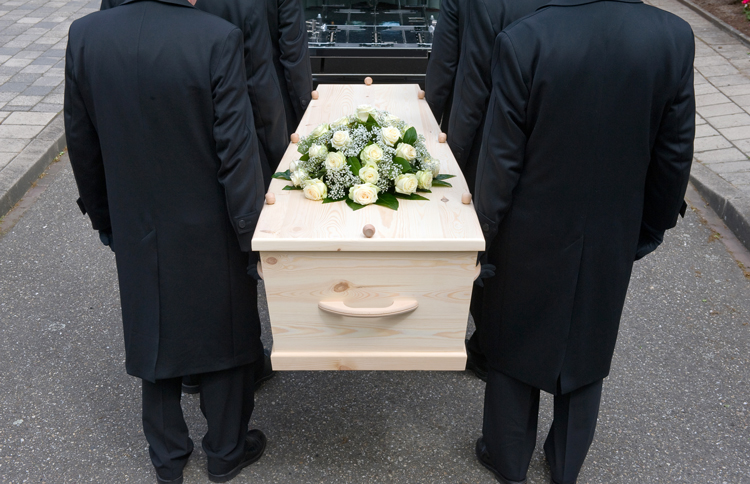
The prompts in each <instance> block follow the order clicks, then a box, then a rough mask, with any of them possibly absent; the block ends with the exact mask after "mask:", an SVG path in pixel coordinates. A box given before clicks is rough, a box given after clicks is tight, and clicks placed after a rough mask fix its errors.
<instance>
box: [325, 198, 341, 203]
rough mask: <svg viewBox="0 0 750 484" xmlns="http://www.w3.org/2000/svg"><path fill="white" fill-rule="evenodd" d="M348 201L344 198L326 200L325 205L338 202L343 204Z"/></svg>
mask: <svg viewBox="0 0 750 484" xmlns="http://www.w3.org/2000/svg"><path fill="white" fill-rule="evenodd" d="M345 199H346V197H343V198H335V199H334V198H324V199H323V203H336V202H343V201H344V200H345Z"/></svg>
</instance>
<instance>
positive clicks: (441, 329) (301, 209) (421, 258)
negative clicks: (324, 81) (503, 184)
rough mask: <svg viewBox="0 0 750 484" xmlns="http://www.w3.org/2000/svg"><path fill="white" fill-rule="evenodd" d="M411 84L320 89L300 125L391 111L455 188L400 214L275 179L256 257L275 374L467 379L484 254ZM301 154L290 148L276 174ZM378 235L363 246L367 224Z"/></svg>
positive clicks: (431, 121) (446, 156) (405, 205)
mask: <svg viewBox="0 0 750 484" xmlns="http://www.w3.org/2000/svg"><path fill="white" fill-rule="evenodd" d="M418 92H419V87H418V86H417V85H392V84H391V85H371V86H366V85H321V86H319V88H318V94H319V97H318V99H317V100H313V101H312V102H311V103H310V106H309V107H308V108H307V112H306V113H305V116H304V117H303V118H302V121H301V123H300V126H299V128H298V132H299V134H300V135H301V136H302V135H307V134H309V133H310V132H311V131H312V130H313V129H314V128H315V127H316V126H318V125H319V124H321V123H325V122H331V121H333V120H335V119H337V118H339V117H341V116H344V115H346V114H351V113H353V112H354V111H355V109H356V107H357V106H358V105H360V104H370V105H373V106H375V107H376V108H378V109H383V110H387V111H390V112H391V113H392V114H394V115H396V116H399V117H400V118H402V119H403V120H405V121H407V122H409V123H410V124H412V125H413V126H414V127H415V128H416V129H417V132H418V133H420V134H423V135H424V136H425V137H426V138H427V147H428V150H429V152H430V154H431V155H432V156H433V157H434V158H437V159H439V160H441V162H442V168H441V170H440V171H441V173H448V174H452V175H456V177H455V178H451V179H450V180H449V182H450V183H451V184H452V185H453V188H439V187H435V188H433V189H432V193H431V194H423V195H425V196H426V197H428V198H429V199H430V201H429V202H427V201H407V200H400V207H399V209H398V211H393V210H390V209H388V208H384V207H379V206H375V205H371V206H368V207H366V208H363V209H360V210H358V211H356V212H355V211H353V210H351V209H350V208H349V207H348V206H347V205H346V204H345V203H344V202H338V203H331V204H325V205H324V204H322V203H320V202H314V201H310V200H307V199H305V198H304V195H303V194H302V192H301V191H296V190H295V191H289V190H283V188H284V186H286V185H288V184H289V182H287V181H284V180H273V182H272V183H271V187H270V190H269V192H270V193H273V194H274V195H275V199H276V200H275V203H273V205H268V204H266V205H265V206H264V208H263V211H262V213H261V215H260V220H259V222H258V226H257V229H256V231H255V235H254V236H253V250H256V251H259V252H260V257H261V265H262V272H263V278H264V282H265V288H266V296H267V299H268V310H269V313H270V318H271V327H272V331H273V352H272V354H271V359H272V362H273V367H274V369H275V370H463V369H464V367H465V364H466V351H465V348H464V337H465V333H466V323H467V320H468V315H469V300H470V297H471V290H472V285H473V280H474V276H475V272H476V256H477V251H480V250H484V238H483V236H482V232H481V229H480V227H479V222H478V220H477V216H476V213H475V212H474V206H473V204H471V203H470V204H463V203H462V201H461V197H462V195H463V194H465V193H467V192H468V188H467V186H466V182H465V181H464V179H463V176H462V175H461V170H460V169H459V167H458V165H457V164H456V161H455V160H454V158H453V156H452V154H451V151H450V149H449V148H448V145H447V144H446V143H440V142H438V135H439V134H440V128H439V127H438V124H437V122H436V121H435V118H434V117H433V115H432V113H431V111H430V109H429V107H428V105H427V102H425V101H424V99H419V97H418ZM299 156H300V154H299V153H298V152H297V145H296V144H295V143H291V144H290V146H289V149H288V150H287V152H286V155H285V156H284V158H283V160H282V161H281V163H280V164H279V168H278V171H283V170H286V169H287V168H288V166H289V163H290V162H291V161H293V160H297V159H298V158H299ZM367 224H372V225H373V226H374V228H375V234H374V235H373V236H372V238H366V237H365V235H364V234H363V227H364V226H365V225H367Z"/></svg>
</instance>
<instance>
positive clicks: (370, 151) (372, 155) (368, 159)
mask: <svg viewBox="0 0 750 484" xmlns="http://www.w3.org/2000/svg"><path fill="white" fill-rule="evenodd" d="M359 157H360V158H362V161H364V162H365V163H377V162H379V161H380V160H382V159H383V150H381V149H380V146H378V145H369V146H365V149H363V150H362V153H360V154H359Z"/></svg>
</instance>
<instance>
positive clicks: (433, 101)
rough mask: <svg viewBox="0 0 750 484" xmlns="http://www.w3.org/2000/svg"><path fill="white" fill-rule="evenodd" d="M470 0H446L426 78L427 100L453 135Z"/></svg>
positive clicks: (447, 130) (434, 113)
mask: <svg viewBox="0 0 750 484" xmlns="http://www.w3.org/2000/svg"><path fill="white" fill-rule="evenodd" d="M466 3H467V0H442V2H441V3H440V17H439V18H438V22H437V26H436V27H435V36H434V38H433V39H432V51H431V52H430V60H429V61H428V62H427V73H426V75H425V81H424V85H425V87H424V91H425V100H426V101H427V104H428V105H429V106H430V109H431V110H432V114H433V115H434V116H435V119H436V120H437V122H438V123H440V126H441V129H442V130H443V131H444V132H445V133H447V134H449V128H448V126H449V122H450V115H451V104H452V102H453V86H454V84H455V81H456V70H457V69H458V56H459V54H460V52H461V39H462V38H463V32H464V23H465V17H464V14H465V13H464V10H465V8H466V7H465V5H466Z"/></svg>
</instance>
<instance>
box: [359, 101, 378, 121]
mask: <svg viewBox="0 0 750 484" xmlns="http://www.w3.org/2000/svg"><path fill="white" fill-rule="evenodd" d="M371 114H372V115H373V117H374V116H375V108H374V107H372V106H370V105H369V104H361V105H359V106H357V117H358V118H359V120H360V121H362V122H363V123H364V122H366V121H367V118H368V117H369V116H370V115H371Z"/></svg>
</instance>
